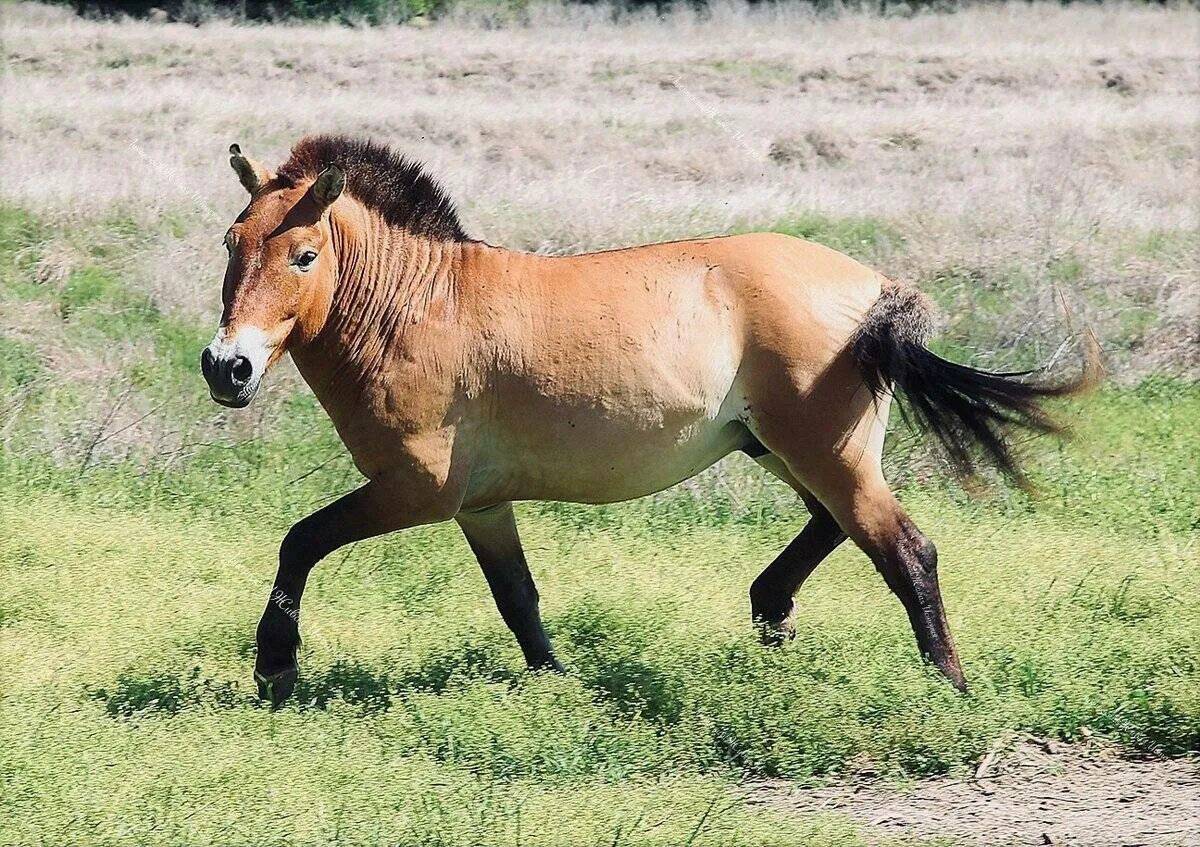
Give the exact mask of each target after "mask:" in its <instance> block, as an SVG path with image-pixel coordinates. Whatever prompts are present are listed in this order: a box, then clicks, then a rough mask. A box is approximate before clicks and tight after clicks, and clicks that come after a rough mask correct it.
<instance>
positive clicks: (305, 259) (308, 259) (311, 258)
mask: <svg viewBox="0 0 1200 847" xmlns="http://www.w3.org/2000/svg"><path fill="white" fill-rule="evenodd" d="M316 260H317V254H316V253H314V252H313V251H312V250H305V251H304V252H303V253H301V254H300V255H299V256H297V257H296V264H297V265H299V266H300V267H302V268H307V267H308V266H309V265H311V264H312V263H313V262H315V261H316Z"/></svg>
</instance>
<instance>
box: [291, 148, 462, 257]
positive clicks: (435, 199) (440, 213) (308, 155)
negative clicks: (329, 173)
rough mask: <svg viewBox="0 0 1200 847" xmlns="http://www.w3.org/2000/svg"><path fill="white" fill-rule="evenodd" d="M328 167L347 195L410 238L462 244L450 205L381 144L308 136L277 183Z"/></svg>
mask: <svg viewBox="0 0 1200 847" xmlns="http://www.w3.org/2000/svg"><path fill="white" fill-rule="evenodd" d="M330 165H337V166H338V167H339V168H341V169H342V171H343V172H344V173H345V174H346V190H347V191H348V192H349V193H350V195H351V196H353V197H354V198H355V199H357V200H358V201H359V202H361V203H362V204H363V205H365V206H367V207H368V208H371V209H374V210H375V211H377V212H379V214H380V215H382V216H383V219H384V220H386V221H387V222H388V223H389V224H391V225H393V226H397V227H402V228H404V229H406V230H408V231H409V232H411V233H413V234H415V235H423V236H427V237H429V238H436V239H440V240H445V241H466V240H467V234H466V233H465V232H463V228H462V225H461V224H460V223H459V221H458V212H457V211H455V209H454V203H453V202H452V201H451V200H450V198H449V197H448V196H446V192H445V189H443V188H442V186H441V185H440V184H438V182H437V180H435V179H434V178H433V177H431V176H429V175H428V174H427V173H425V170H424V169H423V168H422V167H421V163H420V162H416V161H413V160H412V159H406V158H404V157H403V156H401V155H399V154H397V153H393V152H392V150H391V149H390V148H389V147H388V146H387V145H384V144H376V143H375V142H373V141H370V140H363V139H358V138H350V137H349V136H345V135H309V136H306V137H304V138H302V139H300V141H298V142H297V143H296V146H295V147H293V148H292V153H291V156H289V157H288V160H287V161H286V162H285V163H284V164H283V166H282V167H281V168H280V169H279V172H278V174H277V176H278V178H279V179H281V180H282V181H284V182H287V183H291V184H293V185H294V184H297V183H300V182H303V181H305V180H308V179H313V178H314V177H316V175H317V174H319V173H320V172H321V171H322V170H324V169H325V168H327V167H329V166H330Z"/></svg>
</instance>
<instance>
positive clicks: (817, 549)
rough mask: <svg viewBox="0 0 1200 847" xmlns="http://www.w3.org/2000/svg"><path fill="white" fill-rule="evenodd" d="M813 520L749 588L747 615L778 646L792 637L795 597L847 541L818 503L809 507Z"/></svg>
mask: <svg viewBox="0 0 1200 847" xmlns="http://www.w3.org/2000/svg"><path fill="white" fill-rule="evenodd" d="M808 508H809V511H810V512H812V518H811V519H810V520H809V522H808V523H807V524H806V525H805V527H804V529H803V530H801V532H800V534H799V535H797V536H796V537H795V538H794V539H792V542H791V543H790V544H788V546H787V547H786V548H784V550H783V552H782V553H780V554H779V555H778V556H777V557H775V560H774V561H773V562H771V564H770V565H768V566H767V568H766V569H765V570H764V571H763V572H762V573H761V574H759V575H758V578H757V579H755V580H754V584H753V585H751V586H750V612H751V615H752V616H753V618H754V621H755V622H756V623H757V624H758V625H759V627H760V628H761V630H762V636H763V640H764V641H766V642H768V643H777V642H779V641H781V640H783V639H784V638H787V637H790V636H791V635H792V634H793V633H792V630H791V628H790V626H789V625H788V624H789V621H790V619H791V615H792V610H793V605H794V604H793V602H792V595H794V594H795V593H796V592H797V591H798V590H799V589H800V586H801V585H803V584H804V581H805V580H806V579H808V577H809V575H810V574H811V573H812V572H813V570H815V569H816V567H817V565H819V564H820V563H821V561H822V560H823V559H824V558H825V557H826V556H828V555H829V554H830V553H832V552H833V551H834V550H835V549H837V546H838V545H839V544H841V543H842V542H843V541H845V540H846V534H845V533H844V532H842V529H841V527H839V526H838V525H837V521H835V520H834V519H833V516H832V515H831V514H830V513H829V510H828V509H826V508H825V507H824V506H822V505H821V504H820V503H818V502H817V501H815V500H813V501H811V502H809V504H808Z"/></svg>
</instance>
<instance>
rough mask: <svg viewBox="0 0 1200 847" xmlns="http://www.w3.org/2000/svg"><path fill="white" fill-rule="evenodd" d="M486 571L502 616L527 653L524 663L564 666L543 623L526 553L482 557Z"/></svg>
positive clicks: (557, 667) (489, 585)
mask: <svg viewBox="0 0 1200 847" xmlns="http://www.w3.org/2000/svg"><path fill="white" fill-rule="evenodd" d="M480 565H481V567H482V569H483V575H484V577H486V579H487V582H488V587H489V588H491V589H492V597H493V598H494V599H495V601H496V608H498V609H499V610H500V617H502V618H504V623H505V624H507V625H508V628H509V629H510V630H512V634H513V635H515V636H516V638H517V643H518V644H520V645H521V652H522V653H524V655H525V663H526V664H527V665H528V666H529V667H531V668H550V669H552V670H562V666H561V665H560V664H559V663H558V660H557V659H556V658H554V653H553V651H552V650H551V648H550V639H549V637H548V636H547V635H546V630H545V628H544V627H543V626H542V615H541V612H540V611H539V609H538V592H537V587H536V586H535V585H534V584H533V576H532V575H531V574H530V573H529V566H528V565H527V564H526V563H525V559H524V557H521V558H520V559H518V560H510V561H503V562H502V561H484V560H483V559H482V558H481V559H480Z"/></svg>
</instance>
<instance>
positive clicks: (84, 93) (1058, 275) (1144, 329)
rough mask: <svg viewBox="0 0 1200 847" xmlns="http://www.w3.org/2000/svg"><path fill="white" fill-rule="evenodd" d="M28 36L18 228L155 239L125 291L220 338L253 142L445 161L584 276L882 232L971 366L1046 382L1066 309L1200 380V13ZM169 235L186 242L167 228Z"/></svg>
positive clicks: (456, 185)
mask: <svg viewBox="0 0 1200 847" xmlns="http://www.w3.org/2000/svg"><path fill="white" fill-rule="evenodd" d="M4 14H5V28H6V38H5V47H4V49H5V53H6V74H5V88H6V94H5V98H4V100H5V112H4V119H3V120H4V128H5V134H4V140H3V153H4V168H3V169H0V199H2V200H3V201H5V202H10V203H14V204H17V205H19V206H22V207H26V208H30V209H34V210H36V211H38V212H40V213H43V214H45V215H48V216H49V217H51V218H66V219H68V220H71V221H80V222H81V223H84V222H94V221H96V220H98V219H100V218H102V217H103V216H105V215H111V214H114V213H116V212H120V214H122V215H126V216H130V215H131V216H132V217H133V219H134V220H135V221H137V222H140V223H142V224H145V225H146V227H147V229H148V230H149V231H150V232H152V236H151V237H148V238H141V239H134V241H133V243H132V245H131V246H132V248H133V249H131V250H127V251H126V259H125V260H124V261H123V264H122V266H121V267H120V272H121V273H122V274H123V275H124V276H126V277H127V278H129V279H130V280H132V282H133V284H134V285H135V286H136V287H138V288H140V289H141V290H144V291H146V292H148V293H149V294H151V295H152V296H153V297H154V298H155V299H156V301H157V302H159V303H161V304H163V305H164V306H166V307H168V308H170V309H176V310H180V311H182V312H183V313H184V314H189V315H198V316H202V317H203V319H204V320H205V321H209V320H211V319H212V318H213V316H214V315H215V313H216V306H217V301H218V288H219V283H218V277H219V273H220V268H221V264H222V261H223V253H222V252H221V250H220V247H219V237H220V234H221V232H222V230H223V228H224V226H225V225H226V224H227V223H228V221H229V220H231V219H232V217H233V216H234V215H235V214H236V213H237V211H238V210H239V209H240V207H241V204H242V202H243V197H242V195H241V189H240V188H239V187H238V185H237V183H236V180H235V179H234V178H233V175H232V174H231V173H230V172H229V170H228V167H227V165H226V163H225V156H224V150H225V148H226V146H227V145H228V143H229V142H231V141H233V140H237V141H239V142H240V143H242V145H243V146H244V147H246V148H247V149H248V150H249V151H251V152H252V153H253V154H255V155H257V156H260V157H262V158H264V159H266V160H268V161H277V160H279V159H280V158H281V157H282V156H283V155H284V153H285V151H286V150H287V148H288V146H289V145H290V144H291V143H292V142H293V141H294V140H295V139H296V138H297V137H298V136H299V135H301V134H302V133H305V132H309V131H316V130H338V131H344V132H349V133H364V134H369V135H372V136H375V137H377V138H380V139H385V140H387V141H390V142H392V143H394V144H396V145H398V146H399V147H401V148H403V149H404V150H405V151H407V152H409V153H411V154H413V155H415V156H418V157H420V158H422V159H424V160H426V161H427V162H428V164H429V165H430V167H431V169H432V170H433V171H434V172H435V173H437V174H438V175H440V177H441V178H442V179H443V180H444V181H445V182H446V183H447V184H448V186H449V187H450V188H451V190H452V193H453V194H454V195H455V196H456V197H457V198H459V199H460V203H461V206H462V208H463V212H464V217H465V220H466V222H467V225H468V229H469V231H470V232H472V233H473V234H476V235H479V236H481V237H483V238H486V239H487V240H489V241H493V242H497V243H504V244H507V245H510V246H515V247H522V248H527V249H532V250H543V251H567V250H580V249H588V248H597V247H605V246H611V245H615V244H623V243H629V242H637V241H644V240H652V239H660V238H669V237H680V236H687V235H696V234H704V233H716V232H724V231H728V230H730V229H735V228H751V227H764V226H771V225H774V224H777V223H778V222H779V221H781V220H786V219H788V218H789V217H792V216H795V215H797V214H811V213H816V214H819V215H822V216H825V217H827V218H831V219H841V218H846V217H853V216H868V217H869V218H871V219H873V220H878V221H883V222H886V225H887V226H888V227H889V228H890V229H891V231H894V232H896V233H898V234H899V236H900V239H899V240H898V241H897V240H893V243H892V245H891V247H890V248H889V249H887V250H886V251H882V252H883V254H882V255H875V253H880V251H879V250H874V251H870V250H865V251H864V252H867V253H868V254H869V255H868V258H870V259H873V260H875V261H876V264H878V265H879V266H880V268H881V270H883V271H884V272H886V273H889V274H890V275H892V276H895V277H903V278H909V279H915V280H917V281H919V282H922V283H923V284H925V285H926V286H927V287H932V288H933V289H935V294H937V295H938V298H939V300H940V301H941V302H942V305H943V306H944V307H946V308H947V309H948V312H949V315H948V317H949V320H950V322H951V325H952V327H954V326H958V327H959V331H957V332H956V333H955V334H954V335H953V337H954V339H955V341H956V342H957V343H959V344H965V345H966V346H968V347H972V348H974V349H976V351H977V352H981V353H982V356H981V358H977V359H976V361H982V362H984V363H987V362H988V361H989V360H990V361H992V363H995V364H1004V363H1006V361H1008V360H1010V359H1011V358H1012V357H1011V356H1010V355H1009V354H1008V353H1006V352H1005V351H1007V350H1010V349H1012V348H1014V347H1019V346H1020V345H1025V346H1026V347H1028V348H1030V349H1031V350H1032V355H1050V353H1051V352H1052V351H1053V349H1054V345H1055V343H1056V341H1057V339H1058V338H1060V337H1061V336H1062V334H1063V332H1064V325H1063V321H1062V319H1061V310H1060V308H1059V306H1058V305H1057V302H1058V300H1059V295H1060V292H1061V296H1062V298H1063V299H1065V301H1066V302H1068V303H1070V304H1071V307H1072V309H1073V310H1074V311H1075V313H1076V315H1077V316H1078V318H1079V319H1086V320H1087V321H1089V322H1090V323H1092V324H1094V325H1096V326H1097V327H1098V328H1099V329H1100V330H1101V334H1102V336H1103V337H1104V339H1105V340H1106V341H1107V342H1108V346H1109V348H1110V352H1111V353H1112V354H1113V356H1114V361H1115V362H1116V364H1117V367H1118V369H1120V370H1122V371H1124V372H1126V373H1130V374H1134V375H1137V374H1142V373H1145V372H1147V371H1151V370H1163V369H1166V370H1170V371H1173V372H1180V371H1182V372H1184V373H1193V374H1194V373H1196V372H1197V368H1198V367H1200V365H1198V356H1200V354H1198V353H1197V351H1198V350H1200V326H1198V321H1197V317H1196V316H1197V314H1198V313H1200V303H1198V302H1197V294H1196V286H1195V284H1194V283H1195V279H1196V269H1197V263H1196V247H1197V243H1198V242H1197V238H1196V233H1197V204H1196V197H1197V163H1198V161H1200V159H1198V145H1197V138H1198V135H1197V132H1198V129H1200V121H1198V118H1197V116H1198V114H1200V112H1198V110H1197V105H1198V96H1197V95H1198V93H1200V74H1198V72H1197V67H1198V66H1197V63H1196V62H1195V58H1196V43H1197V37H1200V28H1198V22H1200V17H1198V16H1197V15H1196V14H1195V11H1194V10H1191V9H1188V8H1184V7H1178V8H1161V7H1151V6H1142V5H1138V6H1130V5H1100V6H1091V5H1089V6H1072V7H1068V8H1063V7H1059V6H1057V5H1035V6H1025V5H1020V6H1011V7H1009V6H1000V7H976V8H971V9H968V10H966V11H963V12H960V13H957V14H949V15H934V14H929V15H920V16H916V17H911V18H882V17H878V16H872V15H866V14H859V13H846V14H842V15H840V16H836V17H828V16H826V17H816V16H813V15H812V14H811V13H810V12H806V11H804V10H803V9H799V8H796V7H786V8H775V9H761V10H750V9H747V8H745V7H740V6H734V5H730V6H720V7H718V8H716V9H715V10H714V12H713V14H712V17H711V18H710V19H704V20H701V19H699V18H697V17H696V16H695V14H693V13H690V12H680V13H678V14H676V15H675V16H674V17H672V18H669V19H667V20H655V19H650V18H632V19H629V20H627V21H625V22H624V23H621V24H613V23H611V21H609V19H608V18H607V17H606V15H605V13H604V11H603V10H596V9H590V10H589V9H585V10H572V11H563V10H561V9H553V8H549V9H545V10H541V11H537V10H535V11H534V12H532V13H530V15H529V21H528V22H527V25H525V26H516V27H509V28H503V29H488V28H484V27H481V26H479V25H478V24H477V22H476V23H472V22H471V21H470V20H449V21H443V22H441V23H438V24H436V25H434V26H431V27H428V28H414V27H384V28H376V29H352V28H345V27H338V26H325V25H314V26H273V27H268V26H237V25H233V24H230V23H227V22H220V21H217V22H213V23H210V24H207V25H204V26H200V27H193V26H188V25H175V24H171V25H158V24H151V23H145V22H124V23H111V22H95V21H83V20H79V19H76V18H74V17H73V16H71V15H70V14H68V13H67V12H66V11H64V10H62V9H58V8H52V7H46V6H39V5H33V4H18V5H14V6H7V7H6V8H5V12H4ZM164 215H170V216H171V220H172V221H173V223H172V224H171V225H170V226H169V227H167V230H169V232H165V231H164V228H163V226H162V225H161V224H155V225H151V223H152V222H154V221H159V220H160V219H161V218H162V217H163V216H164ZM52 252H53V251H52ZM61 254H62V251H59V253H57V254H56V256H57V260H59V261H66V260H64V259H63V256H62V255H61ZM68 259H69V257H68ZM981 301H982V305H981ZM992 301H997V302H998V303H999V305H998V306H997V305H995V303H994V302H992ZM989 304H990V305H989ZM997 351H999V352H997Z"/></svg>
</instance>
